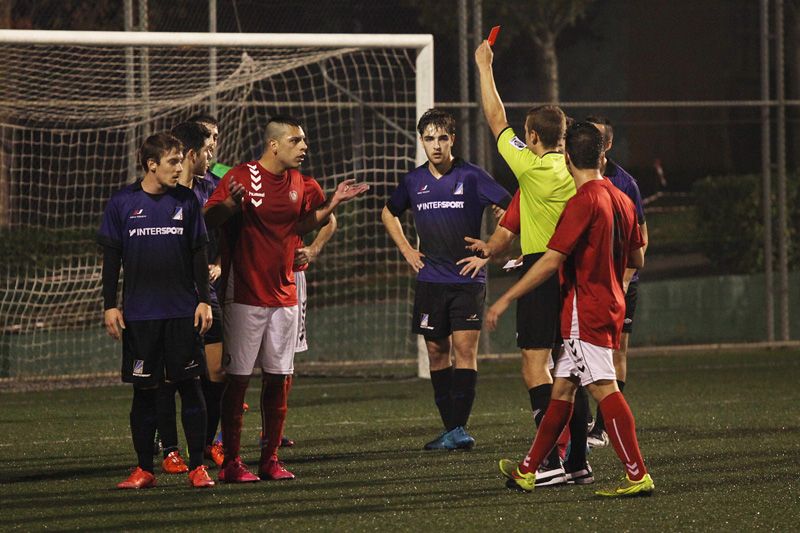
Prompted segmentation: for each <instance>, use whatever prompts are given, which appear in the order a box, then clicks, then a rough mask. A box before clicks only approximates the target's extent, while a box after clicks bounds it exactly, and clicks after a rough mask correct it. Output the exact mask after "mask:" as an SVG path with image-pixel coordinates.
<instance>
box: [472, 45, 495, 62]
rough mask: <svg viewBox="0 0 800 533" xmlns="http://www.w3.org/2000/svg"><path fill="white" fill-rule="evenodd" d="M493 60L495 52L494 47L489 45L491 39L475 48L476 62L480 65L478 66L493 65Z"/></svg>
mask: <svg viewBox="0 0 800 533" xmlns="http://www.w3.org/2000/svg"><path fill="white" fill-rule="evenodd" d="M493 60H494V52H492V47H491V46H489V41H483V42H482V43H481V44H480V46H478V48H477V49H476V50H475V64H477V65H478V68H487V67H490V66H492V61H493Z"/></svg>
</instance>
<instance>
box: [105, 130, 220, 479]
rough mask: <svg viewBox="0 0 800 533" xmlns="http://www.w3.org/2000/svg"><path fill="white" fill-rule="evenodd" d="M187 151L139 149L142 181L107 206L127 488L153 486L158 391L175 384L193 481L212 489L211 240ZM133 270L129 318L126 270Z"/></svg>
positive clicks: (108, 279)
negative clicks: (128, 440) (206, 382)
mask: <svg viewBox="0 0 800 533" xmlns="http://www.w3.org/2000/svg"><path fill="white" fill-rule="evenodd" d="M182 151H183V146H182V144H181V142H180V141H179V140H178V139H176V138H175V137H173V136H172V135H170V134H168V133H159V134H156V135H151V136H150V137H148V138H147V139H146V140H145V142H144V144H142V147H141V149H140V162H141V166H142V168H143V169H144V172H145V175H144V178H143V179H142V180H139V181H137V182H136V183H134V184H132V185H128V186H127V187H124V188H123V189H122V190H120V191H118V192H117V193H115V194H114V195H113V196H112V197H111V200H109V202H108V205H107V206H106V210H105V212H104V214H103V221H102V224H101V226H100V230H99V232H98V236H97V240H98V242H99V243H100V244H101V245H102V247H103V300H104V309H105V312H104V323H105V326H106V330H107V331H108V334H109V335H111V336H112V337H113V338H115V339H118V340H119V339H120V338H121V339H122V380H123V381H124V382H126V383H131V384H133V402H132V406H131V414H130V424H131V434H132V436H133V446H134V449H135V450H136V455H137V456H138V462H139V464H138V466H137V468H136V469H134V471H133V472H132V473H131V475H130V476H129V477H128V479H126V480H125V481H123V482H121V483H119V484H118V485H117V487H118V488H122V489H138V488H147V487H152V486H154V485H155V484H156V479H155V476H154V474H153V455H152V443H153V438H154V435H155V431H156V425H157V412H158V409H159V408H158V398H159V395H158V387H159V385H160V384H161V383H162V382H164V381H165V380H168V381H170V382H173V383H176V384H177V388H178V391H179V392H180V394H181V402H182V404H183V407H184V408H183V410H182V415H183V416H182V421H183V428H184V431H185V433H186V441H187V443H188V447H189V462H190V467H189V469H190V472H189V483H190V485H191V486H193V487H209V486H212V485H213V484H214V482H213V481H212V480H211V478H210V477H209V476H208V473H207V472H206V467H205V466H204V465H203V443H204V437H205V423H206V407H205V401H204V400H203V395H202V392H201V391H200V381H199V376H201V375H203V374H204V373H205V355H204V353H203V341H202V338H201V337H200V336H201V335H202V334H203V333H205V332H206V331H207V330H208V328H209V327H210V326H211V323H212V320H213V319H212V315H211V306H210V305H209V302H210V296H209V293H208V265H207V259H206V257H207V256H206V253H207V252H206V248H207V243H208V236H207V233H206V228H205V224H204V222H203V217H202V214H201V208H200V205H199V204H198V202H197V199H196V198H195V196H194V195H193V194H192V192H191V191H190V190H189V189H187V188H186V187H183V186H181V185H179V184H178V178H179V176H180V173H181V170H182V164H181V162H182V160H183V153H182ZM120 266H122V267H123V269H124V272H125V278H124V285H123V291H122V296H123V300H122V301H123V304H122V310H121V311H120V310H119V309H118V308H117V285H118V283H119V270H120Z"/></svg>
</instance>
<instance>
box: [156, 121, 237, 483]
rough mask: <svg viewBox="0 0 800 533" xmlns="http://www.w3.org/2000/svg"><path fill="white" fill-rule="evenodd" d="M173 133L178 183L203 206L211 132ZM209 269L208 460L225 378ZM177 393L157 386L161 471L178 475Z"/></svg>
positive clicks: (184, 129) (188, 126) (193, 126)
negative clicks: (178, 148)
mask: <svg viewBox="0 0 800 533" xmlns="http://www.w3.org/2000/svg"><path fill="white" fill-rule="evenodd" d="M172 134H173V135H174V136H175V137H176V138H177V139H178V140H179V141H181V143H182V144H183V146H184V158H183V163H182V165H183V170H182V171H181V175H180V178H179V179H178V183H179V184H180V185H183V186H184V187H187V188H189V189H191V190H192V192H194V194H195V197H196V198H197V201H198V202H199V204H200V206H201V207H202V206H203V205H205V203H206V202H207V201H208V198H209V196H210V195H211V193H212V192H213V185H212V184H211V183H210V182H208V181H206V180H205V179H204V174H205V172H206V170H207V169H208V159H209V155H210V152H211V147H212V135H211V131H210V130H209V129H208V128H206V127H205V126H203V125H201V124H198V123H196V122H182V123H180V124H178V125H177V126H175V127H174V128H173V129H172ZM215 244H216V243H215V240H214V238H213V234H209V247H208V251H209V257H215V256H216V245H215ZM208 268H209V281H210V282H211V284H210V286H209V294H210V297H211V298H210V303H211V311H212V316H213V318H214V320H213V322H212V325H211V328H210V329H209V330H208V331H207V332H206V333H205V335H204V338H203V340H204V344H205V355H206V366H207V369H208V375H203V376H201V382H202V390H203V397H204V398H205V402H206V412H207V421H206V450H205V455H206V457H207V458H211V457H210V445H211V443H212V442H213V439H214V434H215V432H216V428H217V424H218V423H219V402H220V397H221V395H222V389H223V388H224V380H225V375H224V373H223V372H222V313H221V311H220V306H219V301H218V300H217V295H216V291H215V290H214V285H213V282H214V280H215V278H216V277H218V276H219V272H218V267H217V266H216V265H214V264H209V265H208ZM176 392H177V384H175V383H170V382H166V383H164V384H163V385H162V386H161V387H159V402H158V405H159V411H158V436H159V438H160V442H161V449H162V452H163V457H164V460H163V462H162V468H163V470H164V471H165V472H166V473H168V474H178V473H181V472H186V471H187V470H188V467H187V466H186V463H185V462H184V460H183V458H182V457H181V455H180V451H179V448H178V431H177V424H176V412H175V393H176ZM209 433H210V435H209Z"/></svg>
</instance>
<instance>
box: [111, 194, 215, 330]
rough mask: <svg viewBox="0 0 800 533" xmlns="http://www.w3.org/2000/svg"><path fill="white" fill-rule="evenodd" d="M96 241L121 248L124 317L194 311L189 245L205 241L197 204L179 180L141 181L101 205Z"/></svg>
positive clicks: (148, 317)
mask: <svg viewBox="0 0 800 533" xmlns="http://www.w3.org/2000/svg"><path fill="white" fill-rule="evenodd" d="M97 241H98V242H99V243H100V244H101V245H103V246H110V247H113V248H117V249H119V250H121V251H122V269H123V275H124V284H123V290H122V312H123V316H124V318H125V320H164V319H170V318H184V317H191V316H194V312H195V309H196V308H197V303H198V297H197V291H196V289H195V284H194V273H193V270H192V256H193V251H194V250H196V249H197V248H199V247H201V246H203V245H205V244H206V243H207V242H208V236H207V234H206V226H205V223H204V222H203V217H202V212H201V209H200V204H199V203H198V201H197V198H196V197H195V195H194V194H193V193H192V191H191V190H190V189H188V188H186V187H184V186H182V185H178V186H177V187H176V188H174V189H168V190H167V192H165V193H164V194H158V195H156V194H148V193H146V192H145V191H144V190H142V185H141V182H140V181H137V182H136V183H133V184H131V185H128V186H127V187H125V188H123V189H122V190H120V191H118V192H116V193H115V194H114V195H113V196H112V197H111V199H110V200H109V201H108V205H106V210H105V212H104V213H103V221H102V223H101V225H100V231H99V232H98V234H97Z"/></svg>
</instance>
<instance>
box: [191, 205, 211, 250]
mask: <svg viewBox="0 0 800 533" xmlns="http://www.w3.org/2000/svg"><path fill="white" fill-rule="evenodd" d="M186 211H187V212H188V214H189V218H188V224H187V225H186V229H187V231H188V232H189V242H190V244H191V247H192V250H195V249H197V248H200V247H201V246H205V245H207V244H208V232H207V231H206V223H205V221H204V220H203V215H202V210H201V209H200V203H199V202H198V201H197V198H196V197H195V195H194V194H192V196H191V197H190V198H189V201H187V202H186Z"/></svg>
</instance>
